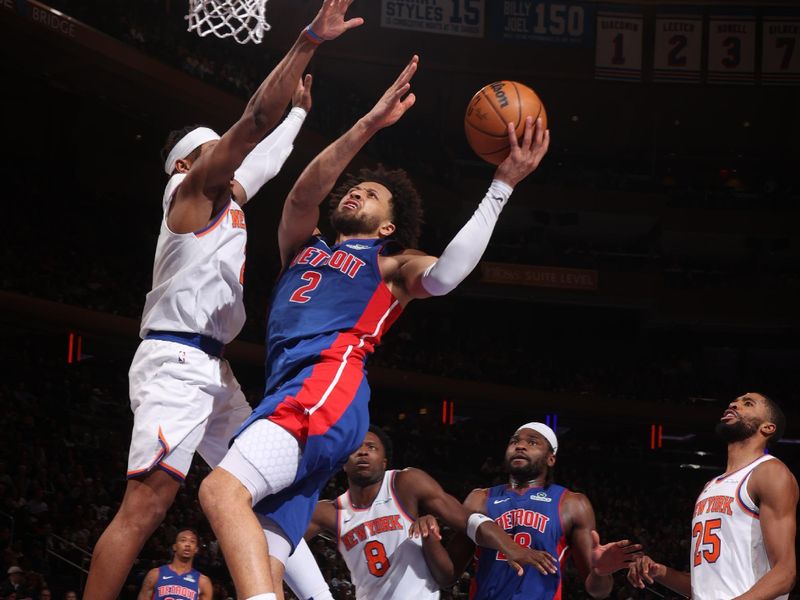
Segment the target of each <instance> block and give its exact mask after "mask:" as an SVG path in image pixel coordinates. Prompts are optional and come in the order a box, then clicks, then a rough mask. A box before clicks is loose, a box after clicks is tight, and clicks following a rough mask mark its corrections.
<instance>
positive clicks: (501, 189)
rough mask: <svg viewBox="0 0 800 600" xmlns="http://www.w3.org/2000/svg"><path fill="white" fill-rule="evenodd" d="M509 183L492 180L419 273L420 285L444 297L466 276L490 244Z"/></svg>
mask: <svg viewBox="0 0 800 600" xmlns="http://www.w3.org/2000/svg"><path fill="white" fill-rule="evenodd" d="M512 191H514V188H512V187H511V186H510V185H508V184H507V183H505V182H503V181H499V180H497V179H495V180H494V181H492V185H490V186H489V191H488V192H486V196H484V198H483V200H481V203H480V204H479V205H478V208H477V210H476V211H475V213H474V214H473V215H472V217H471V218H470V220H469V221H467V224H466V225H464V227H462V228H461V231H459V232H458V233H457V234H456V236H455V237H454V238H453V240H452V241H451V242H450V243H449V244H448V245H447V248H445V249H444V252H442V255H441V256H440V257H439V260H437V261H436V262H435V263H433V264H432V265H431V266H430V267H428V268H427V269H426V271H425V273H424V274H423V275H422V287H424V288H425V291H427V292H428V293H429V294H430V295H432V296H444V295H445V294H448V293H450V292H452V291H453V290H454V289H455V288H456V286H457V285H458V284H459V283H461V282H462V281H464V279H466V278H467V275H469V274H470V273H471V272H472V270H473V269H474V268H475V267H476V266H477V265H478V261H480V259H481V256H483V253H484V252H485V251H486V246H488V245H489V238H491V237H492V231H494V226H495V224H497V218H498V217H499V216H500V211H501V210H503V207H504V206H505V205H506V202H508V198H509V197H510V196H511V192H512Z"/></svg>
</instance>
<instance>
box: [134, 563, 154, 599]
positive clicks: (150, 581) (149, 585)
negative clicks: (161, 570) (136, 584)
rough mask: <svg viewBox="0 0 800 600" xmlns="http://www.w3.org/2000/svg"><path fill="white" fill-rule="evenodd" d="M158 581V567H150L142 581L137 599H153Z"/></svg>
mask: <svg viewBox="0 0 800 600" xmlns="http://www.w3.org/2000/svg"><path fill="white" fill-rule="evenodd" d="M156 581H158V569H150V570H149V571H148V572H147V575H145V577H144V581H142V589H141V590H139V596H138V597H137V600H153V590H155V587H156Z"/></svg>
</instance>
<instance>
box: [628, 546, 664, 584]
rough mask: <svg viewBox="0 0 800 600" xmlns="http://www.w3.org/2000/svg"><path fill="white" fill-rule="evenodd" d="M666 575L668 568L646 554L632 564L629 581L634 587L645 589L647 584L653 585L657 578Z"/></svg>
mask: <svg viewBox="0 0 800 600" xmlns="http://www.w3.org/2000/svg"><path fill="white" fill-rule="evenodd" d="M666 574H667V567H665V566H664V565H662V564H660V563H657V562H656V561H654V560H653V559H652V558H650V557H649V556H647V555H646V554H645V555H642V556H639V557H637V558H636V559H634V561H633V562H632V563H631V566H630V567H629V568H628V581H629V582H630V583H631V585H632V586H633V587H635V588H639V589H644V586H645V583H647V584H650V583H653V581H654V578H655V577H663V576H664V575H666Z"/></svg>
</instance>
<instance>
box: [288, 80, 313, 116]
mask: <svg viewBox="0 0 800 600" xmlns="http://www.w3.org/2000/svg"><path fill="white" fill-rule="evenodd" d="M312 82H313V78H312V77H311V75H310V74H307V75H306V76H305V77H302V78H300V80H299V82H298V83H297V87H296V88H295V89H294V94H292V107H299V108H302V109H303V110H304V111H306V112H308V111H310V110H311V84H312Z"/></svg>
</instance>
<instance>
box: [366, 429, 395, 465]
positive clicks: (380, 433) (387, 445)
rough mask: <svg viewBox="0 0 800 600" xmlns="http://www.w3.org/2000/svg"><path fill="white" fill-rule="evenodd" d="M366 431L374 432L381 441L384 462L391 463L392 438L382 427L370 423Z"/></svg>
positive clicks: (392, 452)
mask: <svg viewBox="0 0 800 600" xmlns="http://www.w3.org/2000/svg"><path fill="white" fill-rule="evenodd" d="M368 431H369V432H371V433H374V434H375V435H376V436H377V438H378V439H379V440H380V441H381V445H382V446H383V455H384V456H385V457H386V464H387V465H391V464H392V455H393V454H394V445H393V444H392V438H390V437H389V434H387V433H386V432H385V431H384V430H383V427H379V426H378V425H370V426H369V429H368Z"/></svg>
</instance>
